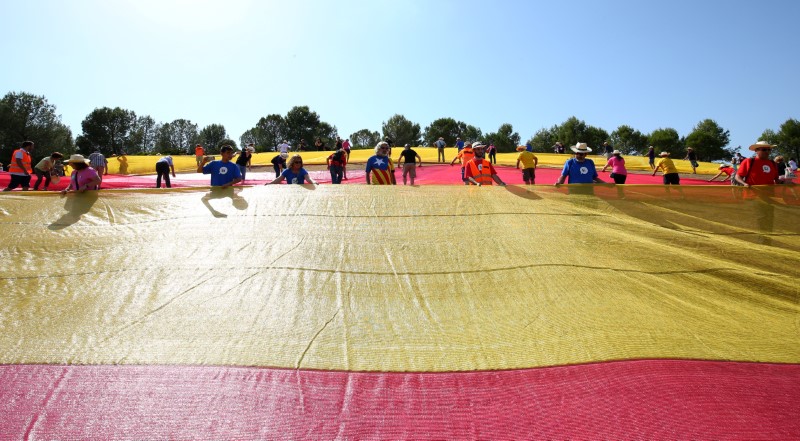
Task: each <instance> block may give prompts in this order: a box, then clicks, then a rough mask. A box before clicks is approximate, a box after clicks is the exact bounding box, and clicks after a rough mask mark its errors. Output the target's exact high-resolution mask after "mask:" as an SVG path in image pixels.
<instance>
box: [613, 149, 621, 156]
mask: <svg viewBox="0 0 800 441" xmlns="http://www.w3.org/2000/svg"><path fill="white" fill-rule="evenodd" d="M611 154H612V155H621V154H622V152H621V151H619V150H614V151H613V152H611Z"/></svg>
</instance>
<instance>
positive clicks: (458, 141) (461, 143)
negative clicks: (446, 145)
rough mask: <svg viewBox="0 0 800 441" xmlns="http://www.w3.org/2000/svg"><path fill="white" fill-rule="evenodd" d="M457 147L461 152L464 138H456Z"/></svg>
mask: <svg viewBox="0 0 800 441" xmlns="http://www.w3.org/2000/svg"><path fill="white" fill-rule="evenodd" d="M456 148H457V149H458V151H459V152H460V151H461V149H463V148H464V140H463V139H461V138H456Z"/></svg>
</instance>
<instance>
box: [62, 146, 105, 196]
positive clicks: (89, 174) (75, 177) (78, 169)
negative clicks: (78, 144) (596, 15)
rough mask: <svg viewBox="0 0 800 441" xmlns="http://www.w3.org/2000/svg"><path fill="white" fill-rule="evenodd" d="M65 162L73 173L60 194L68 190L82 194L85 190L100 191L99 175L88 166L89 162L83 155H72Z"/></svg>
mask: <svg viewBox="0 0 800 441" xmlns="http://www.w3.org/2000/svg"><path fill="white" fill-rule="evenodd" d="M67 162H68V163H69V165H70V167H72V169H73V170H74V171H73V172H72V176H70V179H69V185H68V186H67V188H65V189H64V190H62V191H61V193H62V194H66V193H67V192H69V191H70V190H72V191H74V192H80V193H83V192H85V191H86V190H99V189H100V182H101V179H100V175H98V174H97V171H96V170H95V169H93V168H92V167H90V166H89V160H87V159H86V158H84V157H83V155H72V156H70V157H69V161H67Z"/></svg>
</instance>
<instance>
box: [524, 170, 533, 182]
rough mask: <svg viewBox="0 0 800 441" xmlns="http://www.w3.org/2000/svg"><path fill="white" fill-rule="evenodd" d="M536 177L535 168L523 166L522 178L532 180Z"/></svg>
mask: <svg viewBox="0 0 800 441" xmlns="http://www.w3.org/2000/svg"><path fill="white" fill-rule="evenodd" d="M534 179H536V169H535V168H523V169H522V180H523V181H532V180H534Z"/></svg>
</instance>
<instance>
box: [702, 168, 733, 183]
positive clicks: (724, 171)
mask: <svg viewBox="0 0 800 441" xmlns="http://www.w3.org/2000/svg"><path fill="white" fill-rule="evenodd" d="M723 174H724V175H725V179H723V180H722V181H721V182H725V181H727V180H728V179H731V177H732V176H733V167H731V166H730V165H725V164H722V165H720V166H719V173H717V174H715V175H714V177H713V178H711V179H709V180H708V182H711V181H713V180H714V179H717V178H718V177H720V176H722V175H723Z"/></svg>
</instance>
